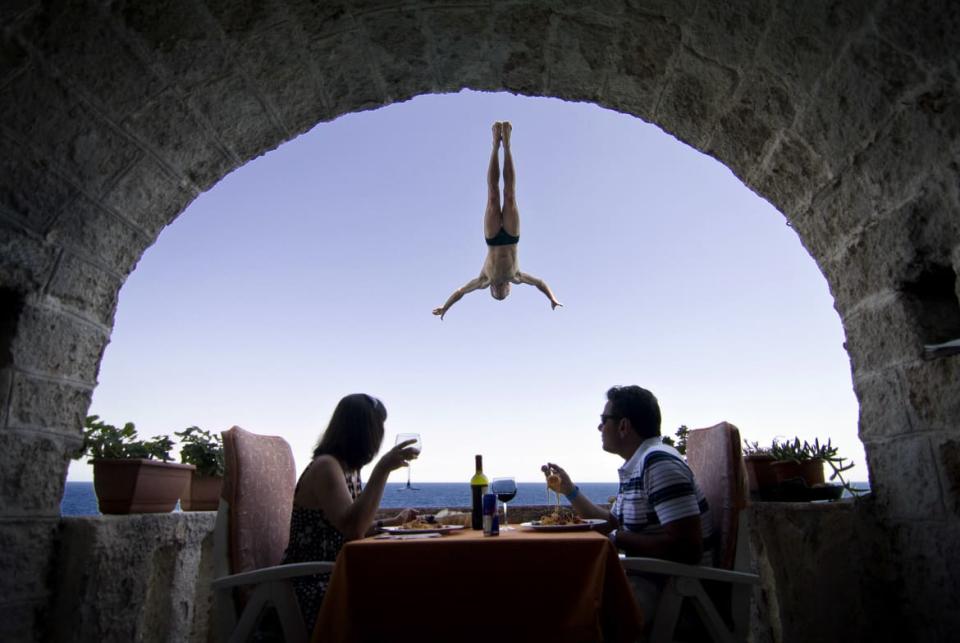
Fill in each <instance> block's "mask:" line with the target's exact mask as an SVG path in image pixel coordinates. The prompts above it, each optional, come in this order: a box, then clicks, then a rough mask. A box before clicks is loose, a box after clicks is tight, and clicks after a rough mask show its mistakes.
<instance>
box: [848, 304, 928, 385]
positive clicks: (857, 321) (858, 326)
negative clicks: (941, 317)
mask: <svg viewBox="0 0 960 643" xmlns="http://www.w3.org/2000/svg"><path fill="white" fill-rule="evenodd" d="M837 303H838V304H840V303H841V302H839V301H838V302H837ZM838 311H839V312H840V316H841V318H842V320H843V327H844V330H845V331H846V334H847V341H846V345H847V353H849V354H850V363H851V364H852V366H853V375H854V377H860V376H861V375H863V374H868V373H872V372H873V371H876V370H882V369H885V368H887V367H889V366H895V365H899V364H902V363H905V362H913V361H915V360H917V359H920V358H921V357H922V354H923V339H922V338H921V337H920V335H919V333H918V331H917V328H916V323H915V319H914V317H913V313H912V310H911V308H910V306H909V302H907V300H906V298H905V297H904V296H903V295H901V294H899V293H896V292H888V293H884V294H881V295H875V296H872V297H868V298H865V299H864V300H863V301H862V302H860V304H859V305H858V307H857V308H856V309H855V310H854V312H849V311H850V309H849V308H846V307H841V308H838Z"/></svg>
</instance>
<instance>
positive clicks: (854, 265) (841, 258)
mask: <svg viewBox="0 0 960 643" xmlns="http://www.w3.org/2000/svg"><path fill="white" fill-rule="evenodd" d="M958 242H960V219H958V217H956V213H955V212H953V210H952V208H951V206H950V205H949V203H948V202H947V200H946V196H945V194H944V193H943V191H942V190H941V188H940V187H939V186H936V185H929V186H924V187H922V188H921V189H920V190H919V193H918V194H917V195H916V197H914V198H913V199H911V200H910V201H908V202H907V203H905V204H903V205H902V206H901V207H899V208H898V209H896V210H895V211H893V212H891V213H889V214H888V215H887V216H885V217H883V218H882V219H874V220H871V221H869V222H867V223H866V224H865V225H863V226H861V227H859V229H857V230H856V231H854V232H853V233H851V234H849V235H846V236H845V237H844V238H843V240H842V242H841V243H840V244H838V245H837V246H836V247H835V248H834V253H833V254H832V255H828V256H827V257H826V258H825V259H824V260H823V261H822V262H821V265H822V266H823V270H824V272H826V273H828V274H832V275H833V276H834V279H833V281H834V282H835V283H836V288H835V289H834V291H833V295H834V297H835V298H836V299H837V300H838V305H839V306H840V307H841V308H848V307H849V306H852V305H853V304H855V303H856V302H857V301H859V300H860V299H862V298H863V297H864V296H866V295H868V294H870V293H873V292H881V291H885V290H899V289H901V288H902V287H903V284H904V283H907V282H911V281H913V280H915V279H916V278H917V277H918V275H919V271H920V269H921V268H923V267H925V266H927V265H929V264H930V263H931V262H933V263H937V264H939V265H949V262H950V257H949V254H948V253H949V248H950V247H951V246H953V245H954V244H955V243H958Z"/></svg>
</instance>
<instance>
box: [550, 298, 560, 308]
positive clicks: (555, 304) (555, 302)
mask: <svg viewBox="0 0 960 643" xmlns="http://www.w3.org/2000/svg"><path fill="white" fill-rule="evenodd" d="M557 306H560V307H561V308H563V304H561V303H560V302H559V301H557V300H556V299H551V300H550V309H551V310H556V309H557Z"/></svg>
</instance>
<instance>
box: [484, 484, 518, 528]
mask: <svg viewBox="0 0 960 643" xmlns="http://www.w3.org/2000/svg"><path fill="white" fill-rule="evenodd" d="M490 493H493V494H496V496H497V500H499V501H500V502H502V503H503V526H502V527H501V529H503V530H504V531H507V530H511V529H513V527H511V526H510V524H509V523H508V522H507V503H508V502H510V501H511V500H513V499H514V498H515V497H516V496H517V481H516V480H515V479H513V478H494V479H493V481H492V482H491V483H490Z"/></svg>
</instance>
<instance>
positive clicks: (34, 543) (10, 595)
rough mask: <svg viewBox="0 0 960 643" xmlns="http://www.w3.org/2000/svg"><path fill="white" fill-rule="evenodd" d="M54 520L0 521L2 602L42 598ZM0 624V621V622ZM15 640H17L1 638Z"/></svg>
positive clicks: (54, 525)
mask: <svg viewBox="0 0 960 643" xmlns="http://www.w3.org/2000/svg"><path fill="white" fill-rule="evenodd" d="M57 523H58V518H56V517H54V518H49V519H46V520H16V519H14V520H4V521H3V522H0V567H2V568H3V571H4V573H3V574H0V596H2V597H3V602H6V601H8V600H15V601H23V600H36V599H38V598H46V596H47V595H48V594H49V592H50V588H49V587H48V586H47V581H48V578H49V576H48V570H49V569H50V561H51V558H52V557H53V552H54V542H55V538H56V535H57ZM0 622H2V620H0ZM3 640H5V641H9V640H19V639H3Z"/></svg>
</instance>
